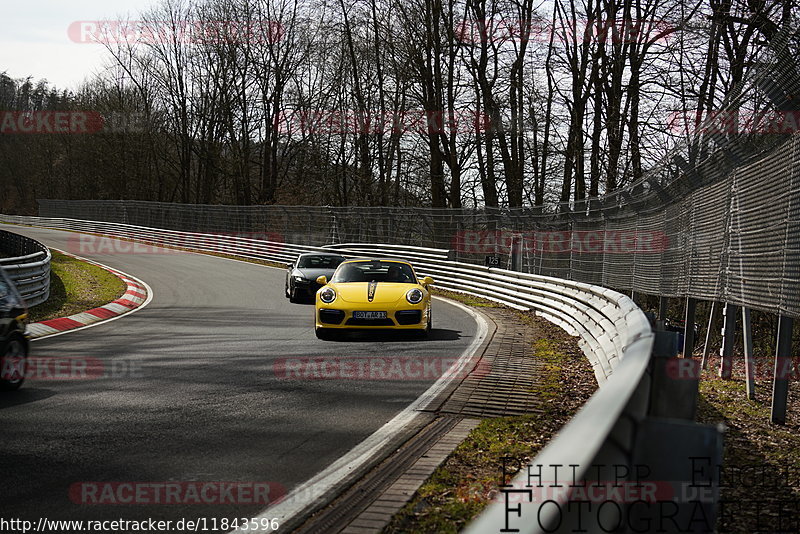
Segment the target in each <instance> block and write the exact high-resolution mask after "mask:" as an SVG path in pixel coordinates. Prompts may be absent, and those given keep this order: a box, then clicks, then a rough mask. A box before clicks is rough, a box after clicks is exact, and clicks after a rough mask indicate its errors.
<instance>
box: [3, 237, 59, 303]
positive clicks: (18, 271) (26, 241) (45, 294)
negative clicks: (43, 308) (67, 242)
mask: <svg viewBox="0 0 800 534" xmlns="http://www.w3.org/2000/svg"><path fill="white" fill-rule="evenodd" d="M0 252H2V253H3V254H4V255H10V256H11V257H0V267H2V269H3V270H4V271H6V273H8V276H9V278H11V281H12V282H14V285H15V286H16V287H17V291H19V294H20V295H21V296H22V298H23V299H25V303H26V304H27V305H28V306H36V305H37V304H41V303H42V302H44V301H46V300H47V299H48V298H49V297H50V259H51V254H50V250H49V249H48V248H47V247H46V246H44V245H42V244H41V243H39V242H38V241H36V240H35V239H31V238H29V237H25V236H22V235H19V234H14V233H12V232H7V231H5V230H0Z"/></svg>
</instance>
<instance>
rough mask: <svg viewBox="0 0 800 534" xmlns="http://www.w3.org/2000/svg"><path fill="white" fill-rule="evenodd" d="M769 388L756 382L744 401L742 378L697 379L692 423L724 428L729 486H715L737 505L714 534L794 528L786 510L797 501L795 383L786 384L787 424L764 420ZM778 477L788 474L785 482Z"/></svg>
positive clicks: (799, 432) (799, 433)
mask: <svg viewBox="0 0 800 534" xmlns="http://www.w3.org/2000/svg"><path fill="white" fill-rule="evenodd" d="M712 368H713V366H712ZM771 386H772V384H771V381H770V380H760V381H756V391H757V398H756V399H754V400H753V399H748V398H747V392H746V387H745V382H744V381H743V380H722V379H720V378H717V377H716V376H713V371H706V372H705V373H704V377H703V379H702V380H701V381H700V396H699V399H698V416H697V419H698V421H699V422H702V423H706V424H716V423H724V425H725V427H726V431H725V437H724V440H725V451H724V458H723V469H724V471H725V473H726V477H724V478H725V479H727V480H728V482H729V483H727V484H725V485H724V486H723V487H722V488H721V498H722V499H723V500H725V501H727V502H731V503H737V506H738V508H737V509H735V513H732V514H731V513H726V515H725V516H724V517H722V518H720V522H721V524H720V525H718V527H719V530H720V532H723V531H724V532H736V533H742V534H744V533H748V534H749V533H751V532H778V531H785V528H786V525H787V524H789V523H788V521H790V520H794V521H795V525H796V521H797V512H796V509H795V510H794V511H793V512H792V511H791V503H795V504H796V503H797V502H798V501H799V500H800V487H797V485H796V481H797V476H798V473H800V454H798V451H800V424H798V422H797V417H796V413H797V407H798V402H797V400H796V399H797V398H798V397H797V395H798V388H797V383H792V384H791V386H790V387H791V392H790V396H789V398H790V405H789V412H788V415H789V418H788V419H789V420H788V421H787V424H786V425H776V424H772V423H771V422H770V401H771V398H770V397H771ZM752 466H757V468H758V469H759V471H758V473H759V475H755V474H753V471H752ZM781 473H783V474H788V481H787V480H786V479H784V478H782V477H781ZM762 474H763V479H762V478H760V477H761V476H762ZM740 479H741V480H746V481H747V482H746V483H741V482H740ZM781 480H783V482H782V483H775V481H781ZM731 481H733V482H732V483H731ZM787 505H788V506H787ZM781 514H783V519H781ZM792 514H794V515H792ZM790 518H793V519H790ZM795 531H796V530H792V532H795Z"/></svg>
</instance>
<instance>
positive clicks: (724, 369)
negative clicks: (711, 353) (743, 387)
mask: <svg viewBox="0 0 800 534" xmlns="http://www.w3.org/2000/svg"><path fill="white" fill-rule="evenodd" d="M736 308H737V306H736V305H735V304H730V303H728V304H725V308H724V309H723V311H722V313H723V314H724V316H725V322H724V323H723V327H722V348H721V349H719V355H720V356H721V357H722V360H721V361H720V363H719V377H720V378H723V379H725V380H730V378H731V372H732V371H733V341H734V336H735V335H736Z"/></svg>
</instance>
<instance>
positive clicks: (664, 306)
mask: <svg viewBox="0 0 800 534" xmlns="http://www.w3.org/2000/svg"><path fill="white" fill-rule="evenodd" d="M668 311H669V299H668V298H667V297H658V318H659V320H661V321H666V320H667V313H668Z"/></svg>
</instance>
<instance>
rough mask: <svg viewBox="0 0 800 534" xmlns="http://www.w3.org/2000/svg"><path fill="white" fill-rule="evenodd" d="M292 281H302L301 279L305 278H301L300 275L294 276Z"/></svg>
mask: <svg viewBox="0 0 800 534" xmlns="http://www.w3.org/2000/svg"><path fill="white" fill-rule="evenodd" d="M294 281H295V282H303V281H305V278H303V277H302V276H295V277H294Z"/></svg>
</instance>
